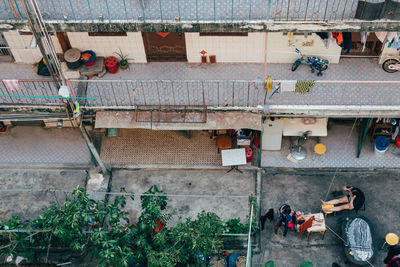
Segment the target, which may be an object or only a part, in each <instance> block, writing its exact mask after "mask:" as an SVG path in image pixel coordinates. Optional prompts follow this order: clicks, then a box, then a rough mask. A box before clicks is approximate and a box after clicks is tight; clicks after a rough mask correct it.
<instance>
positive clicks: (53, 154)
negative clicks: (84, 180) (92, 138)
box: [0, 126, 91, 166]
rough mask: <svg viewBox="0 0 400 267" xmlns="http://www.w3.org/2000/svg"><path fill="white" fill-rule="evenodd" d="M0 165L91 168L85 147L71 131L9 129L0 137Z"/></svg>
mask: <svg viewBox="0 0 400 267" xmlns="http://www.w3.org/2000/svg"><path fill="white" fill-rule="evenodd" d="M0 164H68V165H70V164H73V165H74V166H78V165H81V166H87V165H89V164H91V157H90V152H89V149H88V147H87V146H86V143H85V141H84V140H83V137H82V135H81V133H80V132H79V130H75V129H72V128H62V129H57V128H47V129H46V128H42V127H26V126H24V127H23V126H18V127H9V128H8V129H7V132H5V133H0Z"/></svg>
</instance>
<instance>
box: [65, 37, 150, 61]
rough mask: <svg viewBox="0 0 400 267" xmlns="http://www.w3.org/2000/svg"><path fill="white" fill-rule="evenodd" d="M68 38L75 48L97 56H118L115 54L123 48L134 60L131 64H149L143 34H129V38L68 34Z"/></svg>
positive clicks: (123, 51) (124, 52)
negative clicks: (91, 51)
mask: <svg viewBox="0 0 400 267" xmlns="http://www.w3.org/2000/svg"><path fill="white" fill-rule="evenodd" d="M68 38H69V41H70V43H71V46H72V47H73V48H78V49H79V50H81V51H83V50H93V51H94V52H95V53H96V55H97V56H103V57H108V56H116V55H115V54H114V52H118V51H119V48H121V51H122V53H123V54H125V55H127V56H128V57H129V58H131V59H133V60H130V62H135V63H146V62H147V60H146V53H145V50H144V44H143V38H142V33H141V32H128V33H127V36H89V35H88V33H87V32H68ZM117 58H118V57H117Z"/></svg>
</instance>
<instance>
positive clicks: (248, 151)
mask: <svg viewBox="0 0 400 267" xmlns="http://www.w3.org/2000/svg"><path fill="white" fill-rule="evenodd" d="M245 149H246V162H247V163H249V162H251V160H252V159H253V149H251V147H245Z"/></svg>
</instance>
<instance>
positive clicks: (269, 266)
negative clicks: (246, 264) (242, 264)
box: [264, 261, 275, 267]
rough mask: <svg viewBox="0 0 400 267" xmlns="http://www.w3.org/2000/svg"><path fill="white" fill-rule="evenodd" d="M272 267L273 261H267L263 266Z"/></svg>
mask: <svg viewBox="0 0 400 267" xmlns="http://www.w3.org/2000/svg"><path fill="white" fill-rule="evenodd" d="M274 266H275V264H274V261H267V262H266V263H265V265H264V267H274Z"/></svg>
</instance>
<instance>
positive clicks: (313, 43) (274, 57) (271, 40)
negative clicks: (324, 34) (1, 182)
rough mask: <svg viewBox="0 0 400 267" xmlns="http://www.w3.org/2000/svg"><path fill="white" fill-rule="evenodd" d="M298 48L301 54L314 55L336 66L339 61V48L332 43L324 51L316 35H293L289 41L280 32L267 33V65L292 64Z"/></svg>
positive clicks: (296, 56) (323, 46) (322, 44)
mask: <svg viewBox="0 0 400 267" xmlns="http://www.w3.org/2000/svg"><path fill="white" fill-rule="evenodd" d="M295 48H298V49H299V50H300V51H301V52H302V53H303V54H306V55H316V56H319V57H320V58H323V59H328V60H329V62H330V63H333V64H338V63H339V59H340V53H341V47H340V46H338V45H337V44H336V43H334V42H332V41H331V42H330V45H329V48H328V49H326V47H325V44H324V43H323V42H322V40H321V38H320V37H319V36H318V35H316V34H314V33H313V34H309V35H308V37H307V38H305V37H304V34H301V35H294V36H293V38H292V39H290V38H289V37H288V36H287V35H286V34H284V33H282V32H269V33H268V38H267V62H268V63H293V62H294V61H295V60H296V59H297V58H299V56H298V55H297V54H296V53H295Z"/></svg>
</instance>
